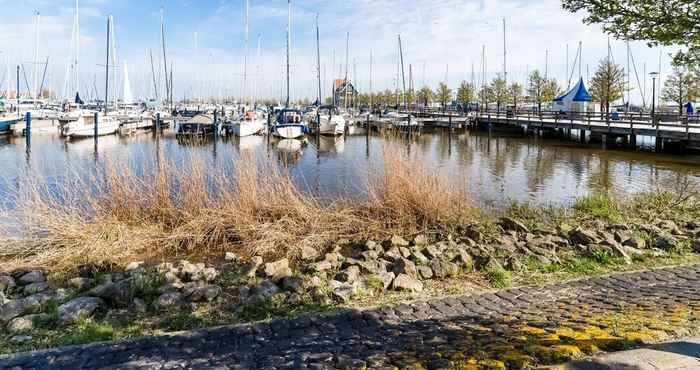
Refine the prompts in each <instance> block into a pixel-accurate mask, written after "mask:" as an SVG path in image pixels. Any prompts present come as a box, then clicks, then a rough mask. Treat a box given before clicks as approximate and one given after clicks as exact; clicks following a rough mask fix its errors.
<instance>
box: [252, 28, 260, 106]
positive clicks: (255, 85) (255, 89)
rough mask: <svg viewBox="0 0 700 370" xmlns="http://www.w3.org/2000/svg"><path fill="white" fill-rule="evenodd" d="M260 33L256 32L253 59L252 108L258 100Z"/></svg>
mask: <svg viewBox="0 0 700 370" xmlns="http://www.w3.org/2000/svg"><path fill="white" fill-rule="evenodd" d="M261 39H262V35H261V34H258V52H257V57H256V59H257V60H256V61H255V79H254V80H253V108H255V106H256V104H257V102H258V78H260V43H261V42H262V40H261Z"/></svg>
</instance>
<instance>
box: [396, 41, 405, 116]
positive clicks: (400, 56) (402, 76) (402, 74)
mask: <svg viewBox="0 0 700 370" xmlns="http://www.w3.org/2000/svg"><path fill="white" fill-rule="evenodd" d="M398 37H399V59H400V62H401V81H402V85H403V90H402V92H403V108H404V109H406V75H405V73H404V70H403V46H402V45H401V35H398Z"/></svg>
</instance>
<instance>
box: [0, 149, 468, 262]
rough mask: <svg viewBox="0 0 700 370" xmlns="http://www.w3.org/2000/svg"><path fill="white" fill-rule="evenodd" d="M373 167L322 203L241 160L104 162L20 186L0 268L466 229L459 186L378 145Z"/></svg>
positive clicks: (276, 248) (287, 250)
mask: <svg viewBox="0 0 700 370" xmlns="http://www.w3.org/2000/svg"><path fill="white" fill-rule="evenodd" d="M383 160H384V165H383V166H380V167H379V168H378V169H377V170H376V171H372V172H370V173H368V174H367V175H366V176H367V178H366V181H365V183H366V189H365V191H366V197H364V198H365V199H364V200H357V199H356V197H350V196H349V195H348V197H339V198H337V199H335V200H334V201H326V200H321V199H320V198H319V197H318V196H316V195H315V194H310V193H307V192H302V191H300V190H299V188H298V187H297V186H296V185H295V184H294V182H293V180H292V178H291V176H290V175H289V174H288V173H287V172H286V171H285V170H283V169H280V168H278V167H277V166H275V165H274V164H270V163H264V162H262V161H261V160H259V159H258V158H255V157H254V156H251V155H244V156H243V157H242V158H239V159H238V160H237V161H235V163H233V165H234V166H235V171H234V172H235V174H234V176H227V171H225V170H224V169H222V168H211V167H210V166H207V165H206V164H205V163H204V161H203V160H202V159H201V158H196V157H194V158H190V159H189V160H188V161H186V164H185V165H184V166H179V167H178V166H177V165H176V164H175V163H174V162H172V161H161V163H160V164H159V165H157V167H156V168H155V170H154V171H151V172H150V173H147V174H141V175H138V174H136V173H135V172H134V171H133V170H131V169H130V167H129V166H128V165H124V164H116V163H107V164H105V166H104V169H103V170H102V171H100V173H99V175H96V176H94V177H87V178H86V177H85V176H82V177H81V176H77V174H76V176H73V177H71V178H74V180H72V181H71V182H68V183H67V185H65V186H62V187H61V188H59V189H53V188H51V187H50V186H49V184H47V183H46V182H44V181H36V180H34V181H31V180H24V183H22V184H21V186H20V190H18V191H17V194H15V195H14V199H13V200H12V203H15V204H16V209H13V210H8V211H4V212H2V214H1V217H2V220H0V225H5V226H4V228H3V229H2V230H0V238H1V240H0V262H1V263H2V265H1V266H0V268H1V269H12V268H16V267H23V266H42V267H46V268H49V269H51V270H54V271H63V272H65V271H69V270H72V269H74V268H76V267H78V266H81V265H86V264H89V265H95V264H96V265H103V264H117V265H118V264H123V263H126V262H129V261H133V260H135V259H174V258H181V257H183V256H192V255H197V256H221V255H222V253H221V252H222V251H223V250H235V251H237V252H238V253H240V254H243V255H261V256H264V257H269V258H273V257H278V256H282V255H285V256H290V257H294V256H296V255H297V254H298V253H299V251H300V249H301V247H303V246H311V247H314V248H318V249H324V248H326V247H328V246H329V245H331V244H332V242H333V241H336V240H339V239H363V238H386V237H388V236H390V235H392V234H404V235H406V234H412V233H416V232H419V231H426V230H428V231H431V230H432V231H438V232H450V231H453V230H454V228H456V227H458V226H459V225H461V224H464V223H466V222H469V220H470V219H471V217H472V208H471V205H470V203H469V200H468V197H467V195H466V193H465V191H464V188H463V187H461V186H459V185H456V184H454V183H451V182H450V181H446V180H444V178H443V177H442V176H441V175H440V174H439V173H438V172H435V171H429V170H428V169H426V168H424V167H423V166H422V165H421V164H420V163H419V162H418V161H415V160H412V159H410V158H409V157H407V156H406V155H404V154H403V153H402V152H401V150H400V149H397V148H396V147H392V146H387V147H385V148H384V150H383ZM25 178H27V179H35V178H37V177H36V176H25ZM80 179H82V180H80ZM351 198H354V199H353V200H351ZM7 225H14V227H7Z"/></svg>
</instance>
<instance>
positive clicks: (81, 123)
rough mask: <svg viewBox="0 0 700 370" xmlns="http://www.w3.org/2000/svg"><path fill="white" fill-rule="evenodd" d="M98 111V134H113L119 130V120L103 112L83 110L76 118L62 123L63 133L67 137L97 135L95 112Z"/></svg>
mask: <svg viewBox="0 0 700 370" xmlns="http://www.w3.org/2000/svg"><path fill="white" fill-rule="evenodd" d="M96 113H97V136H103V135H112V134H114V133H116V132H117V130H119V120H118V119H117V118H116V117H114V116H108V115H104V114H102V113H101V112H94V111H89V110H81V111H80V114H79V116H78V119H76V120H70V121H66V122H64V123H63V124H62V125H61V135H63V136H65V137H67V138H84V137H94V136H95V114H96Z"/></svg>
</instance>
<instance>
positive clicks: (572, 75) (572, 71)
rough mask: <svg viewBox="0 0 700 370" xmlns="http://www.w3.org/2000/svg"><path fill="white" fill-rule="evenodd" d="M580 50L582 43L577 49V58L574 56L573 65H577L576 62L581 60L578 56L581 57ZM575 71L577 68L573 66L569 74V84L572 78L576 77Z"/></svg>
mask: <svg viewBox="0 0 700 370" xmlns="http://www.w3.org/2000/svg"><path fill="white" fill-rule="evenodd" d="M580 51H581V44H579V45H578V49H577V51H576V58H574V64H573V65H572V67H573V66H575V65H576V62H577V61H578V60H579V58H578V57H579V54H580V53H579V52H580ZM574 71H575V68H571V74H570V75H569V81H568V84H569V86H570V85H571V79H572V78H573V77H574Z"/></svg>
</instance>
